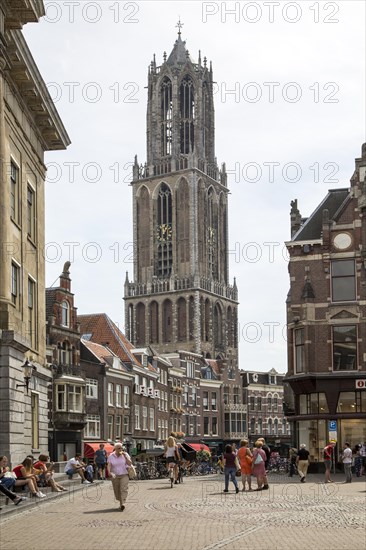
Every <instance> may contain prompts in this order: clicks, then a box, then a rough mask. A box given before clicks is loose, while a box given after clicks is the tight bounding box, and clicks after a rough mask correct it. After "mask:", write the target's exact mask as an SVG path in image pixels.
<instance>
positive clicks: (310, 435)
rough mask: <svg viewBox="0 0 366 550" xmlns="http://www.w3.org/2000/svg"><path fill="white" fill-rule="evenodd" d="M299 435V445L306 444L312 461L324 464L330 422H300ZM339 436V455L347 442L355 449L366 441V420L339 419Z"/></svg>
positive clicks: (298, 426)
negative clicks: (324, 450) (324, 451)
mask: <svg viewBox="0 0 366 550" xmlns="http://www.w3.org/2000/svg"><path fill="white" fill-rule="evenodd" d="M297 434H298V441H297V444H298V446H299V445H301V444H302V443H305V445H306V448H307V449H308V451H309V452H310V461H311V462H315V463H316V462H322V461H323V449H324V447H325V445H326V444H327V443H328V420H300V421H298V422H297ZM337 436H338V441H337V452H338V453H339V452H340V451H341V449H343V445H344V443H346V442H347V443H349V444H350V446H351V448H353V447H354V446H355V445H356V444H359V443H362V442H364V441H366V421H365V419H341V420H340V419H338V420H337Z"/></svg>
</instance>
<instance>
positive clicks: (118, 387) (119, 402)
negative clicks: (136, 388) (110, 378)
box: [116, 384, 122, 407]
mask: <svg viewBox="0 0 366 550" xmlns="http://www.w3.org/2000/svg"><path fill="white" fill-rule="evenodd" d="M116 407H122V386H121V384H116Z"/></svg>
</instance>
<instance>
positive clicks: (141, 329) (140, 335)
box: [136, 302, 145, 346]
mask: <svg viewBox="0 0 366 550" xmlns="http://www.w3.org/2000/svg"><path fill="white" fill-rule="evenodd" d="M136 344H137V346H143V345H144V344H145V305H144V304H142V303H141V302H140V303H138V304H137V306H136Z"/></svg>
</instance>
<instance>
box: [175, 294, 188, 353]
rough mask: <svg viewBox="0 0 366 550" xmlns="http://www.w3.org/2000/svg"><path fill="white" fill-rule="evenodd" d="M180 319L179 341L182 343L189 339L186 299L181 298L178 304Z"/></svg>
mask: <svg viewBox="0 0 366 550" xmlns="http://www.w3.org/2000/svg"><path fill="white" fill-rule="evenodd" d="M177 317H178V340H179V341H180V342H182V341H184V340H186V339H187V303H186V300H185V299H184V298H179V300H178V302H177Z"/></svg>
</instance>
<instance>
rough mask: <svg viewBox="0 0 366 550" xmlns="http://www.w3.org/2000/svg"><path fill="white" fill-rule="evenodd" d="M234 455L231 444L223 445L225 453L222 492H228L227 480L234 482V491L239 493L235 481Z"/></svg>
mask: <svg viewBox="0 0 366 550" xmlns="http://www.w3.org/2000/svg"><path fill="white" fill-rule="evenodd" d="M235 459H236V456H235V454H234V453H233V448H232V446H231V445H226V447H225V454H224V474H225V489H224V493H228V492H229V480H230V479H231V481H232V482H233V483H234V487H235V492H236V493H239V486H238V482H237V481H236V477H235V474H236V470H237V467H236V464H235Z"/></svg>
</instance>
